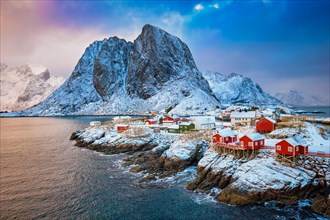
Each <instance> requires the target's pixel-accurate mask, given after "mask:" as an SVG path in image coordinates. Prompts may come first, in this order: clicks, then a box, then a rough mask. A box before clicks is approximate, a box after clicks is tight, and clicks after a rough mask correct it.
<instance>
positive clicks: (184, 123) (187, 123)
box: [179, 122, 193, 125]
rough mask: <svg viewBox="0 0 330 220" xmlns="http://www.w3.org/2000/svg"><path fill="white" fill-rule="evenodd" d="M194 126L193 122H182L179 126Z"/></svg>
mask: <svg viewBox="0 0 330 220" xmlns="http://www.w3.org/2000/svg"><path fill="white" fill-rule="evenodd" d="M191 124H193V123H192V122H181V123H180V124H179V125H191Z"/></svg>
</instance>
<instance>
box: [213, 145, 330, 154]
mask: <svg viewBox="0 0 330 220" xmlns="http://www.w3.org/2000/svg"><path fill="white" fill-rule="evenodd" d="M211 146H212V148H213V149H214V150H215V151H216V152H219V153H224V152H229V153H233V151H245V152H246V151H259V149H254V150H251V149H247V148H244V147H241V146H239V145H238V144H222V143H216V144H211ZM226 149H227V150H226ZM260 149H269V150H275V147H274V146H264V147H262V148H260ZM234 153H236V152H234ZM307 155H309V156H318V157H330V154H328V153H325V152H323V151H319V152H308V153H307Z"/></svg>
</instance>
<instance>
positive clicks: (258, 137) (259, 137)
mask: <svg viewBox="0 0 330 220" xmlns="http://www.w3.org/2000/svg"><path fill="white" fill-rule="evenodd" d="M246 136H247V137H248V138H250V139H251V140H252V141H258V140H263V139H265V137H264V136H263V135H261V134H259V133H252V134H248V135H246Z"/></svg>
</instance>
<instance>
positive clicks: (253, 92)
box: [203, 71, 281, 106]
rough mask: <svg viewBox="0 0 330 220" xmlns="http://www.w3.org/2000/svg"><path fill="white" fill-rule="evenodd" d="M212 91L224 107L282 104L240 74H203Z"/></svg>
mask: <svg viewBox="0 0 330 220" xmlns="http://www.w3.org/2000/svg"><path fill="white" fill-rule="evenodd" d="M203 76H204V78H205V79H206V80H207V81H208V83H209V85H210V87H211V89H212V90H213V92H214V94H215V95H216V97H217V98H218V99H219V100H220V102H221V104H222V105H247V106H268V105H279V104H281V102H280V101H279V100H277V99H276V98H274V97H272V96H270V95H269V94H268V93H266V92H264V91H263V90H262V89H261V87H260V86H259V85H258V84H256V83H254V82H253V81H252V80H251V79H250V78H248V77H244V76H242V75H240V74H236V73H231V74H229V75H225V74H221V73H217V72H209V71H206V72H203Z"/></svg>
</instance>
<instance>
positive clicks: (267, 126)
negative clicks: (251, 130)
mask: <svg viewBox="0 0 330 220" xmlns="http://www.w3.org/2000/svg"><path fill="white" fill-rule="evenodd" d="M275 124H276V121H275V120H273V119H271V118H268V117H266V118H262V119H260V120H259V121H257V122H256V131H257V132H260V133H266V132H272V131H274V130H275Z"/></svg>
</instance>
